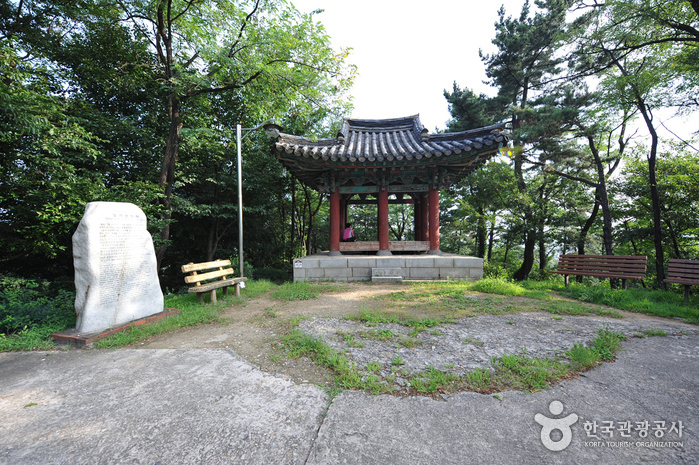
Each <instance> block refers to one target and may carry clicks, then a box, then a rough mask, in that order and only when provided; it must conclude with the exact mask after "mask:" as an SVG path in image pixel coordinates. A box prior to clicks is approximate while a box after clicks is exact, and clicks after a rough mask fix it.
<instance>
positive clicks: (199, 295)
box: [197, 292, 204, 304]
mask: <svg viewBox="0 0 699 465" xmlns="http://www.w3.org/2000/svg"><path fill="white" fill-rule="evenodd" d="M197 302H199V303H200V304H203V303H204V293H203V292H197Z"/></svg>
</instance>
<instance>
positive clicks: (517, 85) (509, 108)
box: [481, 0, 567, 280]
mask: <svg viewBox="0 0 699 465" xmlns="http://www.w3.org/2000/svg"><path fill="white" fill-rule="evenodd" d="M535 3H536V5H537V6H538V7H539V11H537V12H535V13H534V14H532V13H531V10H530V5H529V2H528V1H525V3H524V5H523V7H522V10H521V12H520V15H519V17H518V18H512V17H505V10H504V8H501V9H500V11H499V13H498V14H499V21H498V23H496V34H495V38H494V39H493V44H495V45H496V46H497V48H498V51H497V52H496V53H494V54H492V55H483V54H481V59H482V60H483V62H484V63H485V65H486V74H487V76H488V77H489V78H490V84H491V85H493V86H495V87H497V89H498V95H497V99H498V101H499V102H501V104H502V110H503V113H505V114H506V113H509V114H510V117H509V119H510V121H511V125H512V131H513V143H514V145H515V146H518V147H521V146H523V145H524V143H525V142H526V141H525V140H524V139H523V136H522V132H521V128H522V120H521V116H520V113H519V112H518V110H522V109H524V108H526V107H527V105H528V104H529V102H530V99H531V98H532V94H534V93H535V92H536V91H543V90H544V87H545V86H546V85H547V83H548V82H549V81H550V80H551V79H552V78H553V76H555V75H557V74H558V73H559V68H558V66H559V64H560V57H558V56H557V55H556V51H557V48H558V40H559V38H560V37H561V31H562V29H563V25H564V24H565V16H566V7H567V4H566V2H565V1H562V0H546V1H536V2H535ZM525 154H526V150H522V151H518V152H517V153H516V154H515V156H514V160H513V161H514V174H515V178H516V179H517V188H518V191H519V196H520V200H521V208H522V217H523V227H522V230H521V234H522V239H523V242H524V259H523V262H522V266H521V267H520V268H519V269H518V270H517V271H516V272H515V273H514V276H513V277H514V278H515V279H516V280H524V279H526V278H527V276H528V275H529V273H530V271H531V269H532V266H533V264H534V250H535V247H536V242H537V234H538V233H537V229H540V228H539V227H538V225H537V224H536V218H535V212H534V210H533V208H532V204H533V199H534V197H532V195H535V194H533V193H532V192H529V189H528V187H527V177H526V175H525V162H526V160H525Z"/></svg>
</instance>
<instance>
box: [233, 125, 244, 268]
mask: <svg viewBox="0 0 699 465" xmlns="http://www.w3.org/2000/svg"><path fill="white" fill-rule="evenodd" d="M241 133H242V128H241V126H240V124H236V125H235V135H236V138H237V144H236V145H237V146H238V264H239V265H240V277H241V278H242V277H243V263H244V262H245V261H244V260H243V157H242V155H241V149H240V146H241V142H242V137H241Z"/></svg>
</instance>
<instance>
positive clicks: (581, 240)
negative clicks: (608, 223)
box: [577, 187, 600, 280]
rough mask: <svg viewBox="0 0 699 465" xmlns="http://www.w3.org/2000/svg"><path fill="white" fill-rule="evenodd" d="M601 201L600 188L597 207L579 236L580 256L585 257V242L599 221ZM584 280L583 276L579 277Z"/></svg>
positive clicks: (596, 190) (596, 193)
mask: <svg viewBox="0 0 699 465" xmlns="http://www.w3.org/2000/svg"><path fill="white" fill-rule="evenodd" d="M599 207H600V200H599V187H597V189H595V205H594V206H593V207H592V212H590V217H589V218H588V219H587V221H586V222H585V224H584V225H583V227H582V229H580V235H579V236H578V244H577V245H578V255H585V242H586V240H587V234H588V233H589V232H590V228H592V225H593V224H594V223H595V220H596V219H597V214H598V213H599ZM578 278H580V279H581V280H582V276H578Z"/></svg>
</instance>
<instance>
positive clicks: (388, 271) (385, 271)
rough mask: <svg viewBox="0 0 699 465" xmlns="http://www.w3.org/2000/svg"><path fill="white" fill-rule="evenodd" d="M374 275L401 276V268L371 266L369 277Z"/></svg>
mask: <svg viewBox="0 0 699 465" xmlns="http://www.w3.org/2000/svg"><path fill="white" fill-rule="evenodd" d="M374 276H403V269H402V268H372V269H371V277H372V278H373V277H374Z"/></svg>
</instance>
